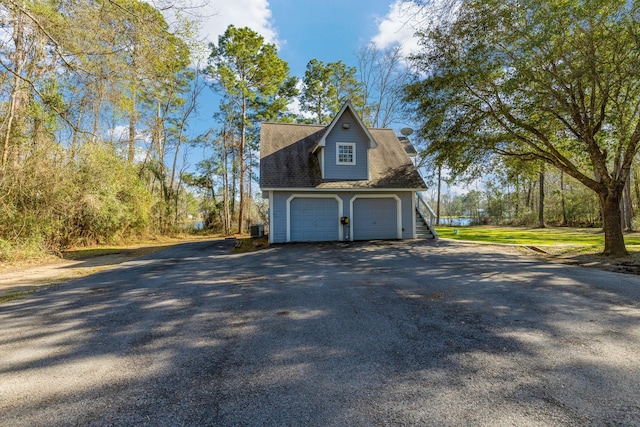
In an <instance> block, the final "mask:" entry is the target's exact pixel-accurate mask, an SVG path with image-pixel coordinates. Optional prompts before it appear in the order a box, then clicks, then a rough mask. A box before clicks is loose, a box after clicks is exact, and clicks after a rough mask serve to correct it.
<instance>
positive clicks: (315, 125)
mask: <svg viewBox="0 0 640 427" xmlns="http://www.w3.org/2000/svg"><path fill="white" fill-rule="evenodd" d="M262 124H263V125H278V126H285V125H287V126H307V127H310V126H314V127H317V128H326V127H327V125H318V124H310V123H286V122H262Z"/></svg>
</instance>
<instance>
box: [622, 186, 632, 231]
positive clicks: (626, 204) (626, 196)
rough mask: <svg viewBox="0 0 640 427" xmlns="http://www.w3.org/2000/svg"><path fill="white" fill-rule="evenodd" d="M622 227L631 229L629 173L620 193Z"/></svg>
mask: <svg viewBox="0 0 640 427" xmlns="http://www.w3.org/2000/svg"><path fill="white" fill-rule="evenodd" d="M622 221H623V222H622V229H623V230H625V231H633V205H632V204H631V174H629V176H628V177H627V181H626V183H625V185H624V191H623V193H622Z"/></svg>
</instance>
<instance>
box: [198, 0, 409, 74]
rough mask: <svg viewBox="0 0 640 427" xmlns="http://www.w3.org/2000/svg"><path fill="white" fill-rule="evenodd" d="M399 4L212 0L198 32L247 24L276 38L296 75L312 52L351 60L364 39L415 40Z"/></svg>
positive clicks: (212, 33)
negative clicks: (412, 38)
mask: <svg viewBox="0 0 640 427" xmlns="http://www.w3.org/2000/svg"><path fill="white" fill-rule="evenodd" d="M404 7H406V5H405V6H404ZM401 9H402V6H401V1H400V0H316V1H304V0H302V1H300V0H269V1H267V0H233V1H229V0H213V1H210V2H209V5H208V6H207V13H205V14H203V15H207V16H208V17H207V18H203V20H202V24H201V25H202V28H201V34H202V36H203V37H204V38H206V39H207V40H208V41H213V42H217V38H218V36H219V35H220V34H222V33H223V32H224V30H225V29H226V28H227V26H228V25H229V24H234V25H235V26H237V27H244V26H247V27H249V28H251V29H253V30H254V31H256V32H258V33H260V34H261V35H263V36H264V37H265V39H266V40H267V41H268V42H272V43H275V44H276V45H277V46H278V51H279V54H280V57H281V58H283V59H284V60H285V61H287V62H288V63H289V67H290V68H291V74H292V75H296V76H298V77H301V76H302V75H303V74H304V70H305V67H306V65H307V63H308V62H309V61H310V60H311V59H313V58H317V59H319V60H321V61H324V62H333V61H338V60H342V61H343V62H345V63H346V64H347V65H356V59H355V52H356V51H357V49H358V48H359V47H361V46H363V45H365V44H367V43H369V42H372V41H373V42H375V43H376V44H377V45H378V46H379V47H380V48H384V47H387V46H389V45H391V44H393V43H403V44H406V45H407V46H410V45H412V44H414V43H415V42H412V41H411V40H410V39H411V35H412V34H413V32H414V31H413V29H412V28H411V25H410V24H407V25H405V22H406V21H407V19H408V14H407V13H403V12H402V10H401ZM209 15H210V16H209ZM408 49H409V48H408Z"/></svg>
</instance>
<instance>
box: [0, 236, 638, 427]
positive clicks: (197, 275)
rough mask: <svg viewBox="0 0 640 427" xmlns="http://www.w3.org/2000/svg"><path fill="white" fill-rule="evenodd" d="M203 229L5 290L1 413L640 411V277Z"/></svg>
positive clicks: (403, 421)
mask: <svg viewBox="0 0 640 427" xmlns="http://www.w3.org/2000/svg"><path fill="white" fill-rule="evenodd" d="M232 246H233V243H232V242H228V241H212V242H199V243H190V244H184V245H179V246H176V247H173V248H171V249H168V250H165V251H162V252H158V253H155V254H152V255H149V256H147V257H144V258H140V259H138V260H135V261H131V262H127V263H125V264H123V265H121V266H120V267H117V268H114V269H111V270H109V271H105V272H102V273H98V274H95V275H93V276H89V277H87V278H84V279H80V280H76V281H73V282H69V283H66V284H64V285H61V286H60V287H58V288H57V289H56V290H55V291H54V290H51V291H44V292H41V293H38V294H35V295H33V296H32V297H30V298H25V299H21V300H17V301H13V302H11V303H8V304H4V305H1V306H0V324H1V325H2V327H3V334H2V336H1V337H0V354H1V355H2V357H0V424H1V425H78V424H81V425H133V424H135V425H318V426H320V425H322V426H325V425H416V424H421V425H425V424H428V425H469V424H473V425H606V424H610V425H614V424H620V425H640V421H639V420H640V397H639V396H640V381H639V380H640V368H639V367H640V351H639V349H640V330H639V329H640V328H638V324H639V323H638V321H639V320H640V307H639V303H638V301H640V278H636V277H635V276H623V275H617V274H613V273H606V272H601V271H594V270H589V269H581V268H577V267H571V266H563V265H556V264H548V263H543V262H539V261H537V260H533V259H531V258H527V257H523V256H521V255H518V254H517V253H500V252H496V249H495V248H491V247H478V246H476V245H464V244H459V243H454V242H438V243H433V242H371V243H351V244H296V245H281V246H271V247H269V248H267V249H264V250H261V251H258V252H250V253H244V254H233V253H231V249H232Z"/></svg>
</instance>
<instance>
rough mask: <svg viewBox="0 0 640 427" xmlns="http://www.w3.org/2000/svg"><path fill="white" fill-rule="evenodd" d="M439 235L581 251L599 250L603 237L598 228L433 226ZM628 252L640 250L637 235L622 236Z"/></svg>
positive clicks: (638, 235) (447, 237) (639, 236)
mask: <svg viewBox="0 0 640 427" xmlns="http://www.w3.org/2000/svg"><path fill="white" fill-rule="evenodd" d="M436 231H437V232H438V236H439V237H442V238H445V239H455V240H470V241H474V242H488V243H505V244H517V245H533V246H554V247H560V246H568V247H574V248H575V247H579V249H578V250H580V251H589V250H601V249H602V248H603V246H604V234H603V233H602V231H601V230H600V229H597V228H571V227H547V228H527V227H487V226H471V227H449V226H447V227H436ZM625 242H626V244H627V249H630V250H639V249H640V233H629V234H626V235H625Z"/></svg>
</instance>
